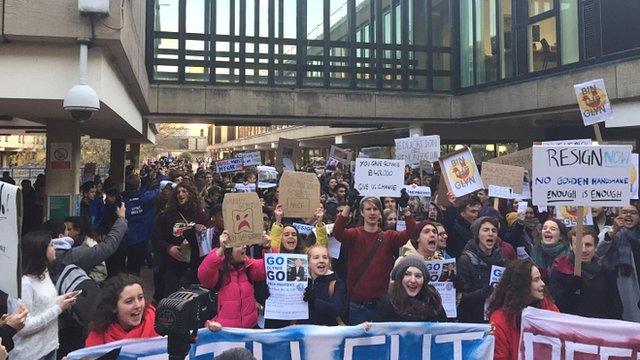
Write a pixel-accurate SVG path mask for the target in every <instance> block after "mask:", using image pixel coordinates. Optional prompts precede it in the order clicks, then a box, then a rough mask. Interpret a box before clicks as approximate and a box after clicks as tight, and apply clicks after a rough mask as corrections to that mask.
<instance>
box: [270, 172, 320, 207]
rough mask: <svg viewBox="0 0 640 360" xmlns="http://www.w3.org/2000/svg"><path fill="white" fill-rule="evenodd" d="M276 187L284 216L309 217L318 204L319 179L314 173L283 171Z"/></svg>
mask: <svg viewBox="0 0 640 360" xmlns="http://www.w3.org/2000/svg"><path fill="white" fill-rule="evenodd" d="M278 189H279V190H280V197H279V203H280V204H282V211H283V212H284V216H286V217H302V218H306V217H311V216H313V215H314V213H315V210H316V209H317V208H318V207H319V206H320V181H319V180H318V177H317V176H316V174H315V173H307V172H295V171H285V172H284V173H283V174H282V178H280V185H279V186H278Z"/></svg>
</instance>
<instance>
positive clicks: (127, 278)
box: [90, 273, 150, 333]
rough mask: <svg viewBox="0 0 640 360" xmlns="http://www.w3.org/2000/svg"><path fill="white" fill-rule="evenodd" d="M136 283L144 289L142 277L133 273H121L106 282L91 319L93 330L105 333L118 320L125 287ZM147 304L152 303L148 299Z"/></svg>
mask: <svg viewBox="0 0 640 360" xmlns="http://www.w3.org/2000/svg"><path fill="white" fill-rule="evenodd" d="M135 284H138V285H140V287H142V288H143V289H142V290H143V291H144V286H143V281H142V279H141V278H139V277H138V276H135V275H132V274H126V273H121V274H118V275H117V276H114V277H112V278H111V279H108V280H107V281H105V282H104V284H103V286H102V291H101V292H100V296H99V298H98V303H97V306H96V310H95V312H94V313H93V317H92V321H91V326H90V329H91V330H92V331H95V332H98V333H104V332H105V331H106V330H107V328H108V327H109V325H111V324H113V323H115V322H116V321H118V314H117V313H116V311H117V309H118V300H119V298H120V294H121V293H122V291H123V290H124V288H125V287H127V286H131V285H135ZM145 299H146V296H145ZM146 304H147V306H149V305H150V302H149V300H147V301H146ZM143 316H144V315H143Z"/></svg>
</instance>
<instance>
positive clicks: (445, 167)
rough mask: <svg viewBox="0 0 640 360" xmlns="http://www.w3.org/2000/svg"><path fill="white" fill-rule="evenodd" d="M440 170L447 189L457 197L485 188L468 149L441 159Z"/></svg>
mask: <svg viewBox="0 0 640 360" xmlns="http://www.w3.org/2000/svg"><path fill="white" fill-rule="evenodd" d="M439 161H440V168H441V169H442V174H443V175H444V176H443V178H442V179H440V181H442V180H443V179H444V180H445V181H446V183H447V188H448V189H449V191H451V192H452V193H453V195H455V196H456V197H461V196H463V195H466V194H469V193H472V192H474V191H476V190H480V189H483V188H484V185H483V184H482V178H481V177H480V172H479V171H478V168H477V167H476V162H475V161H474V159H473V155H472V154H471V150H469V148H468V147H465V148H463V149H460V150H458V151H455V152H453V153H451V154H447V155H444V156H442V157H441V158H440V160H439Z"/></svg>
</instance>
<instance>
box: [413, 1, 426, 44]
mask: <svg viewBox="0 0 640 360" xmlns="http://www.w3.org/2000/svg"><path fill="white" fill-rule="evenodd" d="M409 19H410V20H409V45H419V46H426V45H428V41H427V26H428V21H429V18H428V16H427V0H409Z"/></svg>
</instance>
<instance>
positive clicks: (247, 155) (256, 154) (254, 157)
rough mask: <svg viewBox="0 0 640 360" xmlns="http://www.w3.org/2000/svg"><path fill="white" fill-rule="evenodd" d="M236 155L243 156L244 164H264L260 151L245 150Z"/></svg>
mask: <svg viewBox="0 0 640 360" xmlns="http://www.w3.org/2000/svg"><path fill="white" fill-rule="evenodd" d="M238 155H239V156H238ZM236 156H237V157H240V158H242V164H243V165H244V166H258V165H262V156H261V155H260V151H251V152H244V153H240V154H237V155H236Z"/></svg>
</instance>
